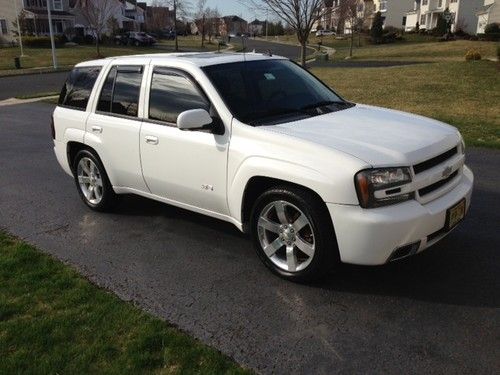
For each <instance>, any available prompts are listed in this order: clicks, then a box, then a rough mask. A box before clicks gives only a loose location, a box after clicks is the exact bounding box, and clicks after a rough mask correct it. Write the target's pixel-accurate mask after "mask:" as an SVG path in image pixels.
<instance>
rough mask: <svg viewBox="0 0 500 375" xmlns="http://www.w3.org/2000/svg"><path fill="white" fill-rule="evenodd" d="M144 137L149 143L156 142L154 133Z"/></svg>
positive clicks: (155, 143) (153, 143)
mask: <svg viewBox="0 0 500 375" xmlns="http://www.w3.org/2000/svg"><path fill="white" fill-rule="evenodd" d="M144 138H145V139H146V143H149V144H150V145H157V144H158V137H155V136H154V135H147V136H146V137H144Z"/></svg>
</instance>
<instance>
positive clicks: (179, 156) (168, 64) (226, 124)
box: [52, 53, 473, 280]
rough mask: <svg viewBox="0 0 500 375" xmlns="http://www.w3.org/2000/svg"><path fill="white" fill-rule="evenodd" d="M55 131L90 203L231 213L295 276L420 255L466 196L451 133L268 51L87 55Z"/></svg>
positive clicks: (469, 178) (453, 219) (73, 76)
mask: <svg viewBox="0 0 500 375" xmlns="http://www.w3.org/2000/svg"><path fill="white" fill-rule="evenodd" d="M52 131H53V134H52V135H53V138H54V146H55V147H54V149H55V154H56V156H57V159H58V161H59V163H60V164H61V166H62V167H63V169H64V170H65V171H66V172H67V173H68V174H69V175H71V176H73V177H74V179H75V182H76V187H77V189H78V193H79V195H80V197H81V198H82V200H83V202H85V204H86V205H87V206H88V207H90V208H91V209H93V210H98V211H102V210H106V209H109V208H111V207H112V205H113V203H114V202H115V200H116V196H117V195H118V194H130V193H132V194H139V195H141V196H144V197H148V198H151V199H155V200H158V201H161V202H165V203H168V204H172V205H175V206H179V207H182V208H185V209H188V210H192V211H195V212H198V213H202V214H205V215H209V216H212V217H215V218H218V219H221V220H226V221H229V222H231V223H233V224H234V225H236V226H237V227H238V228H239V229H240V230H241V231H245V232H248V233H250V235H251V237H252V239H253V242H254V243H255V247H256V249H257V253H258V255H259V257H260V258H261V259H262V261H263V262H264V264H266V266H267V267H269V268H270V269H271V270H272V271H274V272H275V273H277V274H279V275H281V276H282V277H285V278H288V279H292V280H306V279H311V278H314V277H318V276H319V275H321V274H323V273H324V272H325V271H328V270H329V269H331V268H332V267H334V266H335V264H337V263H338V262H346V263H354V264H364V265H377V264H383V263H386V262H389V261H393V260H396V259H401V258H404V257H407V256H410V255H412V254H416V253H418V252H421V251H422V250H424V249H425V248H427V247H429V246H431V245H433V244H435V243H436V242H437V241H439V240H440V239H442V238H443V237H444V236H445V235H446V234H448V233H449V232H450V231H451V230H452V229H453V228H454V227H455V226H456V225H457V224H458V223H459V222H460V221H461V220H462V219H463V218H464V216H465V214H466V212H467V210H468V208H469V205H470V197H471V192H472V185H473V174H472V172H471V170H470V169H469V168H468V167H467V166H466V165H465V164H464V161H465V155H464V153H465V149H464V148H465V146H464V142H463V140H462V137H461V135H460V133H459V132H458V131H457V129H455V128H454V127H452V126H449V125H446V124H443V123H441V122H438V121H435V120H431V119H428V118H424V117H421V116H416V115H412V114H408V113H403V112H398V111H393V110H389V109H383V108H376V107H371V106H367V105H362V104H355V103H351V102H348V101H346V100H344V99H342V98H341V97H339V96H338V95H337V94H335V92H333V91H332V90H331V89H330V88H329V87H328V86H326V85H325V84H324V83H322V82H321V81H320V80H318V79H317V78H316V77H314V76H313V75H311V74H310V73H309V72H308V71H307V70H304V69H303V68H301V67H299V66H298V65H296V64H295V63H293V62H291V61H289V60H287V59H285V58H282V57H278V56H267V55H261V54H255V53H253V54H246V57H245V58H244V57H243V56H242V55H240V54H217V53H184V54H154V55H141V56H130V57H117V58H109V59H102V60H95V61H88V62H85V63H81V64H78V65H77V66H76V67H75V68H74V69H73V71H72V72H71V73H70V75H69V78H68V80H67V82H66V84H65V85H64V87H63V90H62V92H61V95H60V99H59V105H58V106H57V108H56V109H55V111H54V114H53V125H52Z"/></svg>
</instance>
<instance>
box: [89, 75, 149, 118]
mask: <svg viewBox="0 0 500 375" xmlns="http://www.w3.org/2000/svg"><path fill="white" fill-rule="evenodd" d="M141 81H142V67H138V66H119V67H113V68H112V69H111V70H110V72H109V74H108V77H107V78H106V82H104V85H103V87H102V90H101V95H100V96H99V102H98V103H97V110H98V111H103V112H112V113H116V114H119V115H127V116H134V117H136V116H137V109H138V105H139V94H140V91H141Z"/></svg>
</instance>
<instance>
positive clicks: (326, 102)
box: [300, 100, 346, 111]
mask: <svg viewBox="0 0 500 375" xmlns="http://www.w3.org/2000/svg"><path fill="white" fill-rule="evenodd" d="M332 104H338V105H346V103H345V102H341V101H335V100H324V101H322V102H317V103H313V104H308V105H305V106H303V107H302V108H300V110H301V111H306V110H308V109H315V108H320V107H326V106H327V105H332Z"/></svg>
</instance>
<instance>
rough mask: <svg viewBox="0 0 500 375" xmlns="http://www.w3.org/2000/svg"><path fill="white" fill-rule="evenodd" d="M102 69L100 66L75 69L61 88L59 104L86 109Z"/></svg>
mask: <svg viewBox="0 0 500 375" xmlns="http://www.w3.org/2000/svg"><path fill="white" fill-rule="evenodd" d="M100 71H101V67H100V66H92V67H82V68H75V69H73V70H72V71H71V73H70V74H69V77H68V79H67V80H66V83H65V84H64V86H63V88H62V90H61V94H60V95H59V103H58V104H59V105H60V106H62V107H68V108H73V109H79V110H82V111H85V109H86V108H87V103H88V102H89V97H90V93H91V92H92V88H93V87H94V84H95V82H96V80H97V77H98V76H99V73H100Z"/></svg>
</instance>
